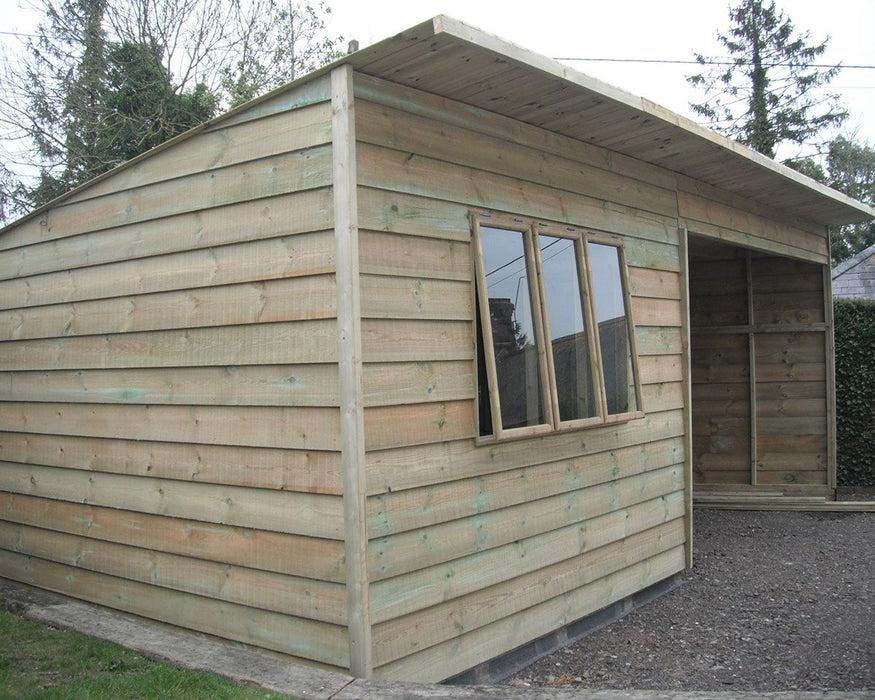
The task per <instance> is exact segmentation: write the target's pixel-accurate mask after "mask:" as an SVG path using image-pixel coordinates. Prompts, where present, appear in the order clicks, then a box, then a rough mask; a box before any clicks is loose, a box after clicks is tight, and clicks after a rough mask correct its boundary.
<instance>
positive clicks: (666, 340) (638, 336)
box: [635, 326, 684, 355]
mask: <svg viewBox="0 0 875 700" xmlns="http://www.w3.org/2000/svg"><path fill="white" fill-rule="evenodd" d="M635 344H636V346H637V348H638V354H639V355H680V354H681V353H682V352H683V349H684V347H683V335H682V333H681V329H680V328H671V327H665V326H635Z"/></svg>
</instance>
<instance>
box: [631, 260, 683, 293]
mask: <svg viewBox="0 0 875 700" xmlns="http://www.w3.org/2000/svg"><path fill="white" fill-rule="evenodd" d="M628 273H629V293H630V294H631V295H632V296H633V297H635V296H640V297H650V298H653V299H680V298H681V285H680V274H679V273H677V272H669V271H667V270H652V269H650V268H646V267H630V268H629V270H628Z"/></svg>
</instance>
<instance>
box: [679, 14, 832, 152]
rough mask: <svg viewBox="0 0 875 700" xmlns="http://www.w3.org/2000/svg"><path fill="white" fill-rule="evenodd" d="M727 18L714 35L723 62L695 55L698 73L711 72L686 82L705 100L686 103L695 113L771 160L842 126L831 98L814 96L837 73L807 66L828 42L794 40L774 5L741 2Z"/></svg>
mask: <svg viewBox="0 0 875 700" xmlns="http://www.w3.org/2000/svg"><path fill="white" fill-rule="evenodd" d="M729 18H730V21H731V22H732V25H731V28H730V29H729V33H728V34H720V33H718V35H717V38H718V41H719V42H720V44H721V45H722V47H723V48H724V49H725V50H726V51H727V53H728V54H729V56H728V58H722V59H712V58H706V57H705V56H703V55H701V54H696V60H697V61H698V63H699V64H700V65H701V66H702V67H703V68H704V67H706V66H711V68H710V70H709V71H708V72H702V73H698V74H696V75H692V76H689V77H688V78H687V80H688V82H689V83H690V84H692V85H694V86H696V87H699V88H702V89H703V90H704V91H705V96H706V98H707V99H706V101H705V102H702V103H698V104H691V105H690V107H691V108H692V109H693V110H694V111H695V112H696V113H697V114H699V115H701V116H702V117H705V118H706V119H707V120H708V121H709V122H710V123H711V125H712V126H713V127H714V128H715V129H717V130H718V131H721V132H722V133H724V134H727V135H728V136H730V137H732V138H735V139H737V140H739V141H741V142H742V143H744V144H747V145H748V146H750V147H751V148H753V149H755V150H756V151H758V152H760V153H762V154H764V155H767V156H768V157H770V158H774V157H775V153H776V149H777V147H778V146H779V145H780V144H781V143H784V142H789V143H793V144H799V145H802V144H805V143H808V142H809V141H811V140H812V139H814V138H815V137H817V135H818V134H819V133H821V132H822V131H823V130H824V129H826V128H828V127H833V126H838V125H839V124H841V123H842V122H843V121H844V119H845V118H846V117H847V112H846V111H845V110H844V109H842V108H841V107H840V106H839V104H838V98H837V96H836V95H834V94H831V93H827V94H826V95H825V96H823V97H815V93H816V92H817V91H818V89H819V88H822V87H823V86H825V85H827V84H828V83H829V82H830V81H831V80H832V79H833V78H834V77H835V75H836V74H837V72H838V70H839V67H838V66H836V67H834V68H829V69H827V70H818V69H816V68H812V67H811V66H810V64H811V63H813V62H814V61H815V59H817V58H818V57H819V56H821V55H822V54H823V53H824V51H826V45H827V42H826V41H823V42H821V43H819V44H813V45H812V44H810V43H809V42H810V39H811V35H810V33H809V32H804V33H802V34H797V33H796V31H795V29H794V27H793V24H792V22H791V21H790V19H789V18H787V17H785V16H784V13H783V12H781V11H779V10H778V9H777V8H776V7H775V3H774V1H773V0H769V1H768V2H766V0H741V2H740V3H739V4H738V5H736V6H734V7H731V8H730V10H729Z"/></svg>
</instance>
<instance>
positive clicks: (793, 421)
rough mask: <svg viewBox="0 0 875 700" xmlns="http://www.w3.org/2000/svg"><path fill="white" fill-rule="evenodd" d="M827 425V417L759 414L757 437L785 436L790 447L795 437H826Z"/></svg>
mask: <svg viewBox="0 0 875 700" xmlns="http://www.w3.org/2000/svg"><path fill="white" fill-rule="evenodd" d="M822 413H825V412H822ZM826 424H827V419H826V416H825V415H819V416H760V415H759V414H758V415H757V435H758V436H767V435H773V436H785V437H786V439H787V442H788V445H792V442H793V436H795V435H826Z"/></svg>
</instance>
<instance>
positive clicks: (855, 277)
mask: <svg viewBox="0 0 875 700" xmlns="http://www.w3.org/2000/svg"><path fill="white" fill-rule="evenodd" d="M832 295H833V296H834V297H841V298H843V299H875V245H870V246H869V247H868V248H866V250H864V251H861V252H859V253H857V254H856V255H855V256H854V257H853V258H851V259H850V260H845V261H844V262H843V263H841V264H840V265H838V266H837V267H836V268H835V269H834V270H833V271H832Z"/></svg>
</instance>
